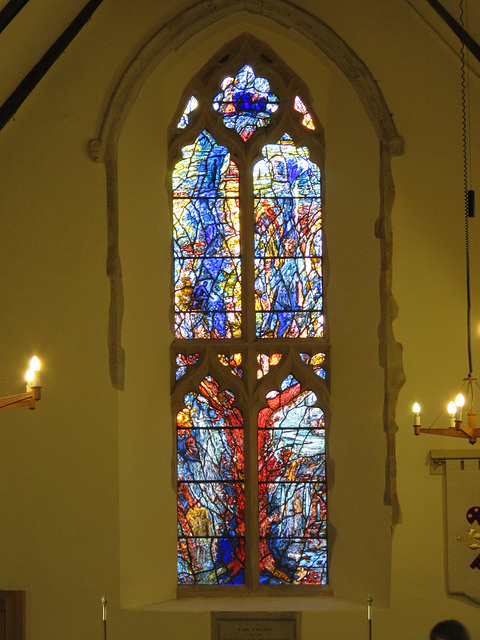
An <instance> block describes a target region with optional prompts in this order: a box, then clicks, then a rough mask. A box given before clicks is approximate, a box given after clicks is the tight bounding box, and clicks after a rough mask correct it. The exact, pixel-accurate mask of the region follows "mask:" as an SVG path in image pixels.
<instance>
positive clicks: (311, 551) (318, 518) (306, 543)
mask: <svg viewBox="0 0 480 640" xmlns="http://www.w3.org/2000/svg"><path fill="white" fill-rule="evenodd" d="M266 400H267V407H265V408H264V409H262V410H261V411H260V412H259V414H258V479H259V483H258V491H259V532H260V540H259V545H260V546H259V549H260V575H261V582H264V583H272V584H299V583H302V584H326V581H327V572H326V540H325V539H326V516H327V507H326V483H325V464H326V459H325V422H324V420H325V418H324V414H323V411H322V410H321V409H320V408H319V407H317V406H315V404H316V396H315V394H314V393H313V392H312V391H308V390H307V391H302V389H301V385H300V383H299V382H298V381H297V380H296V379H295V378H294V377H293V376H291V375H290V376H287V378H285V380H284V381H283V383H282V385H281V390H280V391H271V392H269V393H268V394H267V395H266Z"/></svg>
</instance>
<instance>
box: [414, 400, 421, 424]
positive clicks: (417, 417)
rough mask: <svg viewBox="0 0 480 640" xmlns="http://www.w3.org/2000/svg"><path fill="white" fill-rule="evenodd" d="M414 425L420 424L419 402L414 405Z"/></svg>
mask: <svg viewBox="0 0 480 640" xmlns="http://www.w3.org/2000/svg"><path fill="white" fill-rule="evenodd" d="M413 415H414V418H413V426H414V427H419V426H420V405H419V404H418V402H415V404H414V405H413Z"/></svg>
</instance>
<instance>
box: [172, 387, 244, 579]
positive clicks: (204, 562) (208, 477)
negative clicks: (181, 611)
mask: <svg viewBox="0 0 480 640" xmlns="http://www.w3.org/2000/svg"><path fill="white" fill-rule="evenodd" d="M177 479H178V490H177V497H178V580H179V584H242V583H243V582H244V560H245V555H244V535H245V492H244V438H243V417H242V414H241V413H240V411H239V410H238V409H237V408H236V407H235V406H234V395H233V393H232V392H231V391H228V390H221V389H220V387H219V384H218V382H217V381H216V380H215V379H214V378H212V377H211V376H207V377H206V378H205V379H204V380H203V381H202V383H201V384H200V385H199V387H198V392H191V393H188V394H187V395H186V396H185V406H184V408H183V409H182V410H181V411H179V413H178V415H177Z"/></svg>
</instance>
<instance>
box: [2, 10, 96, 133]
mask: <svg viewBox="0 0 480 640" xmlns="http://www.w3.org/2000/svg"><path fill="white" fill-rule="evenodd" d="M102 2H103V0H90V2H87V4H86V5H85V7H84V8H83V9H82V10H81V11H80V13H79V14H78V15H77V17H76V18H75V19H74V20H73V21H72V23H71V24H70V25H69V26H68V27H67V28H66V29H65V31H64V32H63V33H62V35H61V36H60V37H59V38H58V40H56V41H55V43H54V44H53V45H52V46H51V47H50V49H49V50H48V51H47V53H45V55H44V56H42V58H41V59H40V61H39V62H37V64H36V65H35V66H34V67H33V69H32V70H31V71H30V72H29V73H28V74H27V75H26V76H25V78H24V79H23V80H22V82H21V83H20V84H19V85H18V87H17V88H16V89H15V91H14V92H13V93H12V95H11V96H10V97H9V98H8V99H7V100H6V101H5V102H4V104H3V105H2V106H1V107H0V130H1V129H3V127H4V126H5V125H6V124H7V122H8V121H9V120H10V119H11V118H12V117H13V116H14V115H15V113H16V112H17V110H18V108H19V107H20V105H21V104H22V103H23V102H24V100H25V99H26V98H27V97H28V96H29V94H30V93H31V92H32V91H33V89H34V88H35V87H36V86H37V84H38V83H39V82H40V80H41V79H42V78H43V76H44V75H45V74H46V73H47V71H48V70H49V69H50V67H51V66H52V65H53V63H54V62H55V61H56V60H57V59H58V58H59V57H60V55H61V54H62V53H63V52H64V51H65V49H66V48H67V47H68V45H69V44H70V43H71V42H72V40H73V39H74V38H75V36H76V35H77V34H78V33H79V32H80V30H81V29H82V27H83V26H84V25H85V23H86V22H88V20H90V18H91V17H92V15H93V13H94V12H95V11H96V9H98V7H99V6H100V5H101V4H102Z"/></svg>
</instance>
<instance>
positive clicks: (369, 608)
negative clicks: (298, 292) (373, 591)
mask: <svg viewBox="0 0 480 640" xmlns="http://www.w3.org/2000/svg"><path fill="white" fill-rule="evenodd" d="M372 604H373V598H372V596H368V598H367V621H368V640H372Z"/></svg>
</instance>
